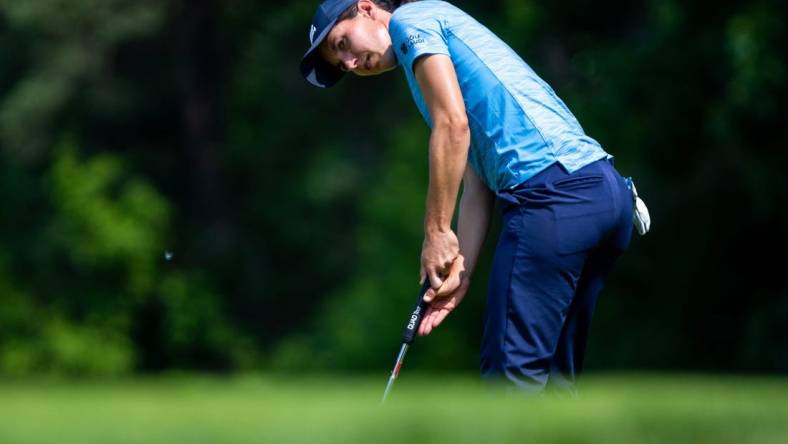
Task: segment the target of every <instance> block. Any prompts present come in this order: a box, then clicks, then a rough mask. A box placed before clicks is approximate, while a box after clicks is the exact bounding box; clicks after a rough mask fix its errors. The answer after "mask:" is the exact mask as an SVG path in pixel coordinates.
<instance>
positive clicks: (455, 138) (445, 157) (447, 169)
mask: <svg viewBox="0 0 788 444" xmlns="http://www.w3.org/2000/svg"><path fill="white" fill-rule="evenodd" d="M469 145H470V131H469V130H468V125H467V121H465V120H463V119H460V120H454V121H452V120H448V119H447V120H446V121H444V122H436V123H435V125H434V127H433V130H432V134H431V135H430V147H429V177H430V179H429V180H430V181H429V188H428V189H427V203H426V211H425V217H424V232H425V234H426V235H429V234H431V233H435V232H447V231H450V230H451V220H452V216H453V215H454V207H455V203H456V201H457V193H458V192H459V188H460V182H461V181H462V175H463V172H464V171H465V164H466V162H467V159H468V146H469Z"/></svg>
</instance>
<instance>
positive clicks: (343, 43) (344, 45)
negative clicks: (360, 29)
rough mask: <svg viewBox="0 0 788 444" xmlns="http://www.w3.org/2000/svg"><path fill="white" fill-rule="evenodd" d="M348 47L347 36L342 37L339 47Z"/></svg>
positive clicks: (343, 48)
mask: <svg viewBox="0 0 788 444" xmlns="http://www.w3.org/2000/svg"><path fill="white" fill-rule="evenodd" d="M346 47H347V39H346V38H345V37H342V38H341V39H340V40H339V44H338V45H337V48H339V49H340V50H342V51H344V50H345V48H346Z"/></svg>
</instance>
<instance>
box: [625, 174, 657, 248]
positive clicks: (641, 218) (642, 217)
mask: <svg viewBox="0 0 788 444" xmlns="http://www.w3.org/2000/svg"><path fill="white" fill-rule="evenodd" d="M626 182H627V188H629V190H630V191H632V200H633V201H634V202H635V208H634V211H633V214H632V223H633V224H635V229H636V230H637V231H638V234H639V235H641V236H643V235H644V234H646V233H648V230H649V229H650V228H651V216H650V215H649V214H648V207H646V203H645V202H643V200H642V199H641V198H640V197H638V190H637V188H635V182H634V181H632V178H631V177H627V178H626Z"/></svg>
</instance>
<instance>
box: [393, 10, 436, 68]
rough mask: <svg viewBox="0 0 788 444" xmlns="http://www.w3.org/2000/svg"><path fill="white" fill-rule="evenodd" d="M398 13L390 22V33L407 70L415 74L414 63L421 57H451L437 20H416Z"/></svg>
mask: <svg viewBox="0 0 788 444" xmlns="http://www.w3.org/2000/svg"><path fill="white" fill-rule="evenodd" d="M396 12H398V11H395V14H394V15H393V16H392V17H391V21H390V22H389V33H390V34H391V44H392V46H393V49H394V52H395V54H396V55H397V60H398V61H399V63H400V64H401V65H402V66H403V67H404V68H405V69H406V70H408V71H409V72H413V62H414V61H416V59H418V58H419V57H421V56H424V55H428V54H445V55H449V48H448V45H447V44H446V38H445V37H444V35H443V29H442V27H441V25H440V22H439V21H438V20H437V19H419V20H414V19H413V18H412V17H409V16H408V15H406V14H402V15H399V14H397V13H396Z"/></svg>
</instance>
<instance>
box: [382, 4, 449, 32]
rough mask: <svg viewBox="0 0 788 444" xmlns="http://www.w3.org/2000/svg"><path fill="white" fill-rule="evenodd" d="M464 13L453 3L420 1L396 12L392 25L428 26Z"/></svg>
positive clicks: (399, 8)
mask: <svg viewBox="0 0 788 444" xmlns="http://www.w3.org/2000/svg"><path fill="white" fill-rule="evenodd" d="M458 12H462V11H460V10H459V9H457V7H455V6H454V5H452V4H451V3H448V2H444V1H440V0H420V1H415V2H411V3H405V4H404V5H402V6H400V7H398V8H397V9H395V10H394V12H393V13H392V15H391V24H392V25H394V26H403V25H404V26H408V25H427V24H429V23H438V22H439V21H440V19H445V18H446V17H448V16H451V15H454V14H457V13H458ZM436 19H438V20H436Z"/></svg>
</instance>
